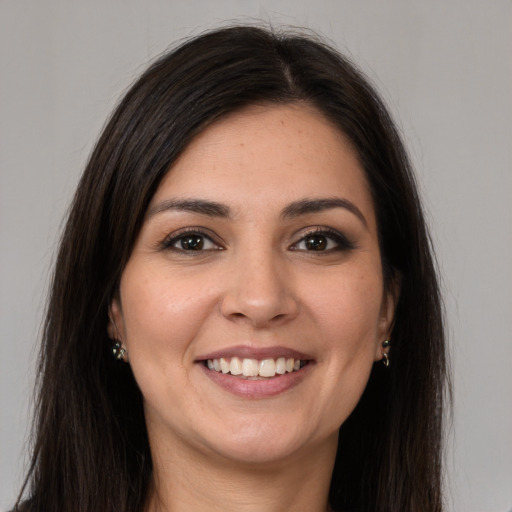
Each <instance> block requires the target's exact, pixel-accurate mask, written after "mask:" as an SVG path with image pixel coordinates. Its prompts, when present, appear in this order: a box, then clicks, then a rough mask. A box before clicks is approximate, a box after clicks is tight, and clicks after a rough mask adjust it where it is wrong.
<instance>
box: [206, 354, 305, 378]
mask: <svg viewBox="0 0 512 512" xmlns="http://www.w3.org/2000/svg"><path fill="white" fill-rule="evenodd" d="M204 364H205V366H206V367H207V368H208V369H209V370H212V371H214V372H217V373H224V374H229V375H233V376H235V377H239V378H242V379H251V380H252V379H254V380H260V379H269V378H272V377H276V376H280V375H284V374H286V373H293V372H298V371H299V370H301V369H302V368H304V367H305V366H306V365H307V364H309V360H302V359H294V358H293V357H288V358H286V357H278V358H277V359H273V358H267V359H261V360H258V359H250V358H239V357H231V358H224V357H221V358H218V359H207V360H206V361H204Z"/></svg>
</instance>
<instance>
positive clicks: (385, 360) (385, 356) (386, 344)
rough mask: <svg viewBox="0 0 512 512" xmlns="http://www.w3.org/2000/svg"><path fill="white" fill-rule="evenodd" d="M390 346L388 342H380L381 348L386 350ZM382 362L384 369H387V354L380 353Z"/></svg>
mask: <svg viewBox="0 0 512 512" xmlns="http://www.w3.org/2000/svg"><path fill="white" fill-rule="evenodd" d="M390 345H391V342H390V341H389V340H386V341H383V342H382V348H388V347H389V346H390ZM382 362H383V363H384V366H385V367H386V368H389V356H388V353H387V352H382Z"/></svg>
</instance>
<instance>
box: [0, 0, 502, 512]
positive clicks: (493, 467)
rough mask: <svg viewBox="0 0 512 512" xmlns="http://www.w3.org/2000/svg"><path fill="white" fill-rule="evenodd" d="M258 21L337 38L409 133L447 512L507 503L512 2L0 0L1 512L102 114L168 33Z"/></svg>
mask: <svg viewBox="0 0 512 512" xmlns="http://www.w3.org/2000/svg"><path fill="white" fill-rule="evenodd" d="M253 19H263V20H266V21H271V22H272V23H273V24H275V25H278V24H286V25H294V26H305V27H309V28H311V29H314V30H316V31H318V32H319V33H320V34H322V35H324V36H326V37H327V38H329V39H331V40H332V41H334V43H335V44H336V45H337V46H338V47H339V48H340V49H341V50H342V51H344V52H345V53H346V54H348V55H350V56H351V57H352V58H353V59H354V60H355V61H356V62H357V63H358V64H359V65H360V66H361V67H362V69H363V70H364V71H365V72H366V73H367V74H368V75H369V76H370V78H371V79H372V80H373V81H374V83H375V84H376V86H377V88H378V89H379V90H380V91H381V93H382V94H383V96H384V98H385V100H386V101H387V103H388V104H389V105H390V108H391V110H392V112H393V114H394V115H395V117H396V119H397V121H398V123H399V125H400V126H401V127H402V130H403V134H404V138H405V140H406V143H407V145H408V147H409V149H410V152H411V156H412V158H413V161H414V163H415V166H416V169H417V172H418V176H419V181H420V184H421V188H422V192H423V194H424V197H425V205H426V208H427V212H428V217H429V219H430V222H431V225H432V229H433V234H434V241H435V244H436V247H437V253H438V257H439V263H440V267H441V269H442V272H443V276H444V277H443V279H444V281H443V286H444V291H445V298H446V307H447V311H448V319H447V323H448V330H449V337H450V350H451V352H452V366H453V370H454V389H455V406H454V419H453V428H452V429H451V431H450V437H449V440H450V443H449V447H448V452H447V482H448V490H449V493H448V496H447V500H448V503H449V507H448V510H449V511H451V512H456V511H463V512H487V511H489V512H490V511H496V512H498V511H500V512H504V511H507V510H509V509H511V508H512V398H511V397H512V372H511V371H510V362H511V361H512V343H511V340H510V336H511V332H512V308H511V305H512V151H511V147H512V93H511V91H512V89H511V86H512V2H511V1H509V0H480V1H476V0H464V1H463V0H459V1H455V0H452V1H447V0H431V1H428V2H426V1H424V0H366V1H365V0H280V1H279V0H274V1H263V0H262V1H257V0H216V1H211V0H200V1H199V0H198V1H187V2H185V1H183V2H178V1H164V0H145V1H142V0H141V1H135V0H110V1H108V2H106V1H104V0H86V1H78V0H76V1H75V0H62V1H57V0H0V235H1V236H0V315H1V316H0V411H1V412H0V509H2V510H3V509H6V508H7V507H9V506H10V505H12V504H13V501H14V499H15V496H16V494H17V490H18V488H19V486H20V482H21V479H22V476H23V473H24V471H25V469H26V467H25V464H26V457H25V455H24V444H25V443H26V439H27V435H28V425H29V408H30V404H29V400H30V394H31V389H32V384H33V378H34V377H33V376H34V366H35V361H36V355H37V348H36V347H37V338H38V332H39V329H40V323H41V319H42V312H43V309H44V298H45V293H46V285H47V281H48V274H49V270H50V268H51V262H52V258H53V255H54V251H55V248H56V246H57V241H58V235H59V230H60V226H61V219H62V218H63V215H64V213H65V210H66V207H67V205H68V204H69V201H70V198H71V195H72V193H73V189H74V187H75V186H76V183H77V180H78V177H79V175H80V172H81V170H82V169H83V167H84V163H85V161H86V158H87V156H88V154H89V152H90V150H91V148H92V145H93V143H94V141H95V139H96V137H97V136H98V134H99V131H100V129H101V127H102V125H103V123H104V121H105V120H106V118H107V115H108V113H109V112H110V111H111V109H112V107H113V106H114V104H115V103H116V100H117V98H118V97H119V95H120V94H121V93H122V92H123V91H124V90H125V89H126V87H127V86H128V85H129V84H130V83H131V81H132V80H133V79H134V77H135V76H136V75H138V74H139V73H140V72H141V71H142V70H143V69H144V68H145V66H146V64H147V63H148V62H149V61H150V60H151V59H152V58H154V57H155V56H157V55H158V54H160V53H161V52H162V51H164V50H165V49H166V48H167V47H168V46H170V45H171V43H173V42H174V41H176V40H177V39H179V38H183V37H185V36H189V35H192V34H198V33H199V32H201V31H202V30H205V29H207V28H212V27H214V26H218V25H219V24H220V23H221V22H222V21H223V20H239V21H251V20H253Z"/></svg>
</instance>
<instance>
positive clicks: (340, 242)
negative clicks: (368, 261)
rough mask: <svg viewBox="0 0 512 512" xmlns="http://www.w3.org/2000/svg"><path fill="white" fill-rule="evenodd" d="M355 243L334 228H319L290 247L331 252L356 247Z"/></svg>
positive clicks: (295, 249)
mask: <svg viewBox="0 0 512 512" xmlns="http://www.w3.org/2000/svg"><path fill="white" fill-rule="evenodd" d="M354 247H355V245H354V244H353V243H352V242H350V241H349V240H348V239H347V238H346V237H345V235H343V234H342V233H340V232H339V231H336V230H333V229H328V228H325V229H318V230H315V231H312V232H310V233H306V234H305V235H304V236H303V237H302V238H301V239H300V240H299V241H298V242H296V243H295V244H293V245H292V246H291V247H290V250H292V251H305V252H318V253H330V252H334V251H345V250H350V249H354Z"/></svg>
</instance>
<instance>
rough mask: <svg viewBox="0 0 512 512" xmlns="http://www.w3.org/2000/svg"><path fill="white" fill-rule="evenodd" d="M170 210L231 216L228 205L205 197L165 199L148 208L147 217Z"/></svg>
mask: <svg viewBox="0 0 512 512" xmlns="http://www.w3.org/2000/svg"><path fill="white" fill-rule="evenodd" d="M169 210H177V211H182V212H192V213H199V214H201V215H208V216H209V217H222V218H228V217H230V216H231V211H230V209H229V207H228V206H226V205H225V204H222V203H217V202H215V201H206V200H204V199H165V200H164V201H161V202H160V203H157V204H155V205H154V206H152V207H151V208H150V209H149V210H148V212H147V214H146V217H147V218H151V217H153V216H154V215H157V214H158V213H162V212H165V211H169Z"/></svg>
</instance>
